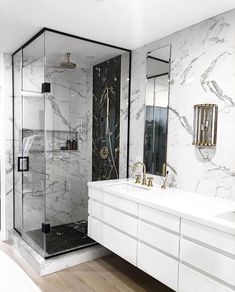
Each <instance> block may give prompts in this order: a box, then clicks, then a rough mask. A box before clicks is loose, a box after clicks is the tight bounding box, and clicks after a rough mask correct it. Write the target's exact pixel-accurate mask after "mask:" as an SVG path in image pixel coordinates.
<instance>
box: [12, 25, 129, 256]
mask: <svg viewBox="0 0 235 292" xmlns="http://www.w3.org/2000/svg"><path fill="white" fill-rule="evenodd" d="M47 31H48V32H53V33H57V34H60V35H64V36H67V37H71V38H76V39H79V40H83V41H87V42H90V43H94V44H98V45H102V46H107V47H110V48H114V49H118V50H122V51H126V52H128V53H129V88H128V110H127V112H128V120H127V168H126V176H127V178H128V177H129V157H130V154H129V144H130V111H131V62H132V61H131V60H132V51H131V50H129V49H126V48H122V47H118V46H115V45H111V44H107V43H103V42H100V41H96V40H91V39H87V38H84V37H80V36H77V35H74V34H70V33H66V32H63V31H59V30H55V29H51V28H48V27H43V28H42V29H41V30H40V31H39V32H37V33H36V34H35V35H33V36H32V37H31V38H30V39H29V40H28V41H27V42H25V43H24V44H23V45H22V46H21V47H20V48H18V49H17V50H16V51H15V52H14V53H13V54H12V121H13V126H12V134H13V139H12V141H13V142H12V147H13V162H12V164H13V166H12V167H13V228H14V230H15V231H16V232H17V233H18V234H20V235H22V234H21V232H20V231H19V230H17V228H16V227H15V141H14V137H15V131H14V125H15V116H14V113H15V107H14V97H15V91H14V56H15V54H17V53H18V52H19V51H20V50H22V49H24V48H25V47H27V46H28V45H29V44H30V43H32V42H33V41H34V40H35V39H37V38H38V37H39V36H40V35H41V34H43V33H44V32H47ZM22 54H23V53H22ZM82 248H86V246H84V247H78V248H75V249H73V250H72V251H75V250H79V249H82ZM69 252H71V250H68V251H64V252H61V253H59V254H55V255H51V256H47V257H45V259H47V258H51V257H55V256H57V255H61V254H66V253H69Z"/></svg>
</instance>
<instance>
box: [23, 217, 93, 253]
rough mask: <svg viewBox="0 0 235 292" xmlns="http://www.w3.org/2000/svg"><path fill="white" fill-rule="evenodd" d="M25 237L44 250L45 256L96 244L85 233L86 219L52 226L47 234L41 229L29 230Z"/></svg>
mask: <svg viewBox="0 0 235 292" xmlns="http://www.w3.org/2000/svg"><path fill="white" fill-rule="evenodd" d="M26 237H27V239H28V240H27V241H30V242H31V243H32V244H33V245H34V247H35V248H36V246H35V244H36V245H37V246H38V247H39V248H40V250H42V251H43V250H45V258H50V257H53V256H56V255H60V254H64V253H67V252H70V251H73V250H77V249H81V248H85V247H89V246H92V245H95V244H97V243H96V242H95V241H94V240H93V239H91V238H90V237H89V236H88V235H87V221H86V220H82V221H78V222H73V223H67V224H62V225H57V226H53V227H51V229H50V232H49V233H47V234H44V233H42V231H41V229H37V230H31V231H28V232H27V233H26ZM44 247H45V248H44ZM36 249H37V248H36Z"/></svg>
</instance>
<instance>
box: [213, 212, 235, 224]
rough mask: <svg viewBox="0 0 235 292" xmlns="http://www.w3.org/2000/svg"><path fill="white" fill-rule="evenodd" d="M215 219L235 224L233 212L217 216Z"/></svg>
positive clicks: (234, 213)
mask: <svg viewBox="0 0 235 292" xmlns="http://www.w3.org/2000/svg"><path fill="white" fill-rule="evenodd" d="M217 217H218V218H221V219H224V220H227V221H232V222H235V211H234V212H230V213H225V214H222V215H218V216H217Z"/></svg>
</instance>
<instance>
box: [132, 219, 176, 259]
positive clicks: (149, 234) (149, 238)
mask: <svg viewBox="0 0 235 292" xmlns="http://www.w3.org/2000/svg"><path fill="white" fill-rule="evenodd" d="M138 229H139V230H138V238H139V240H141V241H144V242H146V243H148V244H150V245H152V246H153V247H156V248H157V249H160V250H162V251H164V252H166V253H168V254H170V255H172V256H174V257H176V258H178V253H179V237H178V236H177V235H175V234H172V233H170V232H167V231H165V230H162V229H159V228H157V227H155V226H153V225H150V224H148V223H145V222H143V221H139V228H138Z"/></svg>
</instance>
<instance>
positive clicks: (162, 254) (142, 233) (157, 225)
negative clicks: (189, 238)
mask: <svg viewBox="0 0 235 292" xmlns="http://www.w3.org/2000/svg"><path fill="white" fill-rule="evenodd" d="M179 231H180V218H179V217H176V216H173V215H171V214H168V213H165V212H162V211H159V210H156V209H154V208H151V207H148V206H145V205H142V204H139V212H138V255H137V267H138V268H140V269H141V270H143V271H145V272H146V273H148V274H149V275H151V276H152V277H154V278H156V279H157V280H159V281H160V282H162V283H164V284H165V285H167V286H168V287H170V288H171V289H173V290H175V291H176V290H177V281H178V265H179V264H178V256H179Z"/></svg>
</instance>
